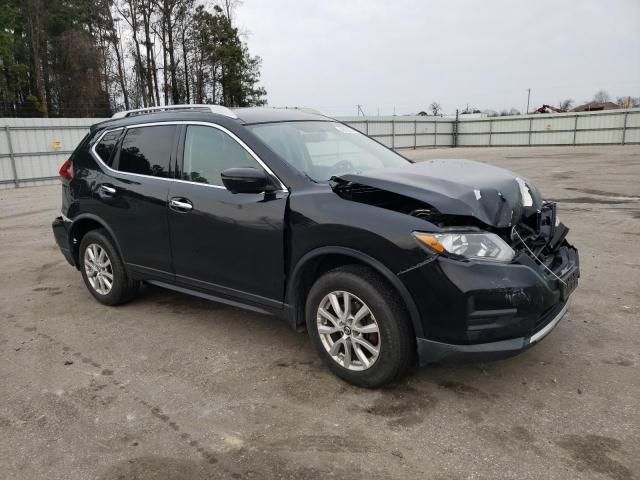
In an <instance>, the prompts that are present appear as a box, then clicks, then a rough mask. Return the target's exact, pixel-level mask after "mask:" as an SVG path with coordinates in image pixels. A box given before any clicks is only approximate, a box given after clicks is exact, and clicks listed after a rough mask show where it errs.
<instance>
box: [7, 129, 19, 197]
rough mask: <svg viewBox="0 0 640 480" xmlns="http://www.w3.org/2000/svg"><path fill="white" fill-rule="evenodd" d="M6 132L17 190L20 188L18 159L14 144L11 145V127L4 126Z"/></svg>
mask: <svg viewBox="0 0 640 480" xmlns="http://www.w3.org/2000/svg"><path fill="white" fill-rule="evenodd" d="M4 131H5V133H6V134H7V146H8V147H9V161H10V162H11V171H12V172H13V183H14V185H15V186H16V188H18V187H19V186H20V181H19V180H18V171H17V170H16V157H15V156H14V154H13V144H12V143H11V133H10V131H9V125H5V126H4Z"/></svg>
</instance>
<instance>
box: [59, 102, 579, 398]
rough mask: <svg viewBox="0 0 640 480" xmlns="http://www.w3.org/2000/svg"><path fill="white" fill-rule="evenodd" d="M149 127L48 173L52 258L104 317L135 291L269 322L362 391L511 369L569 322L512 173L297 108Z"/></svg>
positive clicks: (525, 194) (186, 111)
mask: <svg viewBox="0 0 640 480" xmlns="http://www.w3.org/2000/svg"><path fill="white" fill-rule="evenodd" d="M160 110H161V111H155V109H146V110H142V111H130V112H123V113H120V114H117V115H116V116H115V117H114V118H112V119H110V120H108V121H106V122H103V123H99V124H97V125H94V126H93V127H92V128H91V130H90V133H89V134H88V135H87V136H86V137H85V139H84V140H83V141H82V142H81V143H80V145H79V146H78V148H77V149H76V150H75V152H74V153H73V155H72V156H71V158H70V159H69V160H68V161H67V162H65V164H64V165H63V166H62V168H61V170H60V175H61V177H62V183H63V187H62V213H63V215H62V216H61V217H58V218H56V219H55V221H54V222H53V231H54V235H55V238H56V241H57V243H58V245H59V246H60V249H61V250H62V253H63V254H64V256H65V257H66V259H67V260H68V261H69V263H70V264H71V265H74V266H75V267H76V268H78V269H79V270H80V272H81V274H82V277H83V279H84V282H85V284H86V286H87V288H88V289H89V292H91V294H92V295H93V296H94V297H95V298H96V299H97V300H98V301H100V302H102V303H104V304H106V305H118V304H121V303H123V302H126V301H127V300H129V299H131V298H132V297H133V296H134V295H135V294H136V292H137V290H138V287H139V285H140V283H141V282H146V283H149V284H153V285H158V286H161V287H166V288H168V289H171V290H176V291H178V292H184V293H188V294H192V295H195V296H199V297H203V298H208V299H211V300H215V301H219V302H225V303H229V304H232V305H236V306H239V307H243V308H248V309H250V310H254V311H257V312H262V313H268V314H273V315H276V316H279V317H282V318H284V319H286V321H287V322H289V324H290V325H291V327H292V328H294V329H295V330H298V331H302V330H304V329H305V328H306V330H307V331H308V332H309V335H310V337H311V340H312V342H313V343H314V345H315V347H316V349H317V350H318V352H319V354H320V356H321V357H322V358H323V360H324V361H325V363H326V364H327V365H328V367H329V368H330V369H331V370H332V371H333V372H334V373H335V374H337V375H338V376H340V377H342V378H343V379H345V380H347V381H349V382H351V383H354V384H357V385H363V386H370V387H371V386H379V385H382V384H384V383H386V382H389V381H391V380H393V379H394V378H396V377H398V376H399V375H400V374H402V373H403V372H405V371H406V370H407V369H408V368H409V367H410V366H411V365H412V364H413V363H415V361H416V357H417V359H418V360H419V363H420V364H422V365H424V364H425V363H428V362H439V361H451V360H456V359H462V358H465V359H475V360H483V361H484V360H489V359H496V358H503V357H507V356H510V355H513V354H516V353H518V352H520V351H523V350H525V349H527V348H528V347H530V346H531V345H533V344H534V343H536V342H537V341H538V340H540V339H541V338H543V337H544V336H545V335H547V334H548V333H549V332H550V331H551V330H552V329H553V328H554V327H555V326H556V324H557V323H558V322H559V321H560V319H561V318H562V317H563V315H564V314H565V312H566V311H567V305H568V297H569V295H570V294H571V292H572V291H573V290H574V289H575V287H576V285H577V279H578V276H579V266H578V253H577V251H576V249H575V248H574V247H572V246H571V245H570V244H568V243H567V241H566V240H565V236H566V234H567V231H568V229H567V228H566V227H565V226H564V225H563V224H562V223H560V221H559V219H558V217H557V215H556V206H555V204H554V203H552V202H546V201H544V200H543V199H542V197H541V195H540V193H539V192H538V190H537V189H536V188H535V187H534V186H533V185H531V183H529V182H527V181H526V180H524V179H522V178H520V177H518V176H517V175H514V174H513V173H510V172H509V171H506V170H503V169H500V168H496V167H492V166H489V165H484V164H480V163H476V162H471V161H467V160H432V161H427V162H421V163H412V162H411V161H409V160H407V159H405V158H404V157H402V156H400V155H399V154H397V153H396V152H394V151H392V150H390V149H388V148H386V147H385V146H383V145H381V144H380V143H378V142H376V141H374V140H372V139H371V138H369V137H367V136H365V135H363V134H361V133H360V132H358V131H356V130H354V129H352V128H350V127H348V126H346V125H344V124H342V123H339V122H337V121H335V120H332V119H330V118H327V117H324V116H322V115H320V114H315V113H311V112H308V111H303V110H298V109H267V108H242V109H235V110H229V109H226V108H224V107H219V106H211V105H206V106H204V105H201V106H175V107H171V108H169V107H165V108H163V109H160Z"/></svg>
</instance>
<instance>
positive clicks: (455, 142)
mask: <svg viewBox="0 0 640 480" xmlns="http://www.w3.org/2000/svg"><path fill="white" fill-rule="evenodd" d="M457 146H458V109H457V108H456V121H455V122H453V148H455V147H457Z"/></svg>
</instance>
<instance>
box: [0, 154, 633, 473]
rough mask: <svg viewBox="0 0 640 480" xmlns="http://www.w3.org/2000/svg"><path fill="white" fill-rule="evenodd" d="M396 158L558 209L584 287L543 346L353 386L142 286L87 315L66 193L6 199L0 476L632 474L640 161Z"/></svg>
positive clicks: (300, 351) (229, 321)
mask: <svg viewBox="0 0 640 480" xmlns="http://www.w3.org/2000/svg"><path fill="white" fill-rule="evenodd" d="M405 153H406V155H407V156H409V157H412V158H416V159H428V158H453V157H457V158H460V157H462V158H471V159H477V160H480V161H483V162H487V163H492V164H495V165H499V166H505V167H508V168H510V169H512V170H515V171H517V172H519V173H521V174H522V175H524V176H526V177H528V178H530V179H531V180H533V181H534V182H535V183H536V184H537V185H538V186H539V187H540V188H541V189H542V191H543V192H544V193H545V195H546V197H547V198H551V199H555V200H557V201H558V202H559V205H560V206H559V212H560V216H561V217H562V219H563V221H564V222H565V223H567V224H568V225H569V226H570V227H571V230H572V231H571V233H570V234H569V238H570V240H572V241H573V242H574V243H575V244H576V245H577V246H578V247H579V249H580V253H581V260H582V274H583V275H582V279H581V284H580V287H579V288H578V290H577V291H576V293H575V294H574V297H573V304H572V307H571V309H570V314H569V315H568V317H566V318H565V320H563V321H562V322H561V323H560V325H559V326H558V327H557V329H556V330H555V331H554V332H553V333H552V334H551V335H550V336H549V337H547V338H546V339H545V340H544V341H543V342H542V343H541V344H539V345H538V346H536V347H535V348H533V349H531V350H529V351H527V352H526V353H524V354H522V355H520V356H518V357H516V358H512V359H509V360H505V361H501V362H495V363H488V364H475V365H465V366H429V367H426V368H422V369H420V370H416V371H415V372H414V373H413V374H412V375H411V376H409V377H408V378H406V379H405V380H403V381H402V382H400V383H398V384H396V385H393V386H390V387H388V388H385V389H381V390H374V391H371V390H361V389H358V388H355V387H351V386H349V385H347V384H345V383H343V382H341V381H340V380H338V379H337V378H335V377H334V376H333V375H331V374H330V373H329V372H328V371H327V370H326V369H325V368H323V367H322V365H321V364H320V362H319V360H318V359H317V358H316V355H315V354H314V353H313V352H312V351H311V349H310V344H309V341H308V339H307V337H306V336H305V335H302V334H297V333H294V332H293V331H290V330H289V329H288V327H287V326H286V325H285V323H284V322H281V321H278V320H275V319H274V318H271V317H267V316H263V315H259V314H255V313H250V312H245V311H243V310H239V309H236V308H233V307H229V306H225V305H221V304H217V303H212V302H207V301H204V300H200V299H197V298H191V297H188V296H185V295H180V294H176V293H172V292H169V291H164V290H161V289H159V288H152V287H145V288H143V290H142V292H141V295H140V296H139V298H138V299H137V300H135V301H133V302H132V303H130V304H128V305H126V306H122V307H118V308H108V307H104V306H102V305H100V304H98V303H97V302H96V301H94V300H93V298H92V297H91V296H90V295H89V293H88V292H87V291H86V289H85V287H84V285H83V283H82V280H81V278H80V275H79V274H78V272H77V271H76V270H74V269H73V268H71V267H70V266H69V265H67V264H66V262H65V261H64V259H63V257H62V255H61V254H60V252H59V251H58V249H57V247H56V245H55V243H54V240H53V236H52V233H51V229H50V223H51V220H52V219H53V217H54V216H55V215H56V214H57V212H58V210H59V206H60V198H59V197H60V191H59V190H60V188H59V186H47V187H37V188H28V189H18V190H3V191H0V200H1V203H2V210H1V211H0V267H1V268H0V271H1V272H2V275H1V276H0V433H1V434H0V477H3V478H7V479H9V478H11V479H15V480H18V479H29V480H32V479H41V478H42V479H44V478H46V479H48V480H52V479H65V480H68V479H94V478H97V479H103V480H106V479H109V480H111V479H114V480H115V479H134V478H135V479H141V480H142V479H156V480H168V479H171V480H177V479H185V480H187V479H188V480H192V479H201V478H202V479H205V478H206V479H210V478H238V479H239V478H257V479H271V478H292V479H293V478H296V479H298V478H310V479H315V478H318V479H319V478H349V479H359V478H366V479H377V478H427V479H439V480H444V479H449V480H453V479H466V478H482V479H502V478H513V479H519V480H520V479H540V478H545V479H563V480H564V479H573V478H594V479H618V480H626V479H632V478H639V477H638V475H639V474H640V410H639V408H640V373H639V366H640V348H639V347H638V338H640V147H637V146H626V147H576V148H573V147H559V148H542V147H538V148H482V149H470V148H469V149H456V150H453V149H451V150H418V151H409V152H406V151H405Z"/></svg>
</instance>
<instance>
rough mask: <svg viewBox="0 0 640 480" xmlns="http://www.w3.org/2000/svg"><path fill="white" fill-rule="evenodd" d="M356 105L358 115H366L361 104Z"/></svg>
mask: <svg viewBox="0 0 640 480" xmlns="http://www.w3.org/2000/svg"><path fill="white" fill-rule="evenodd" d="M356 107H358V117H359V116H360V114H362V116H363V117H366V115H365V114H364V110H362V105H360V104H358V105H356Z"/></svg>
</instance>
